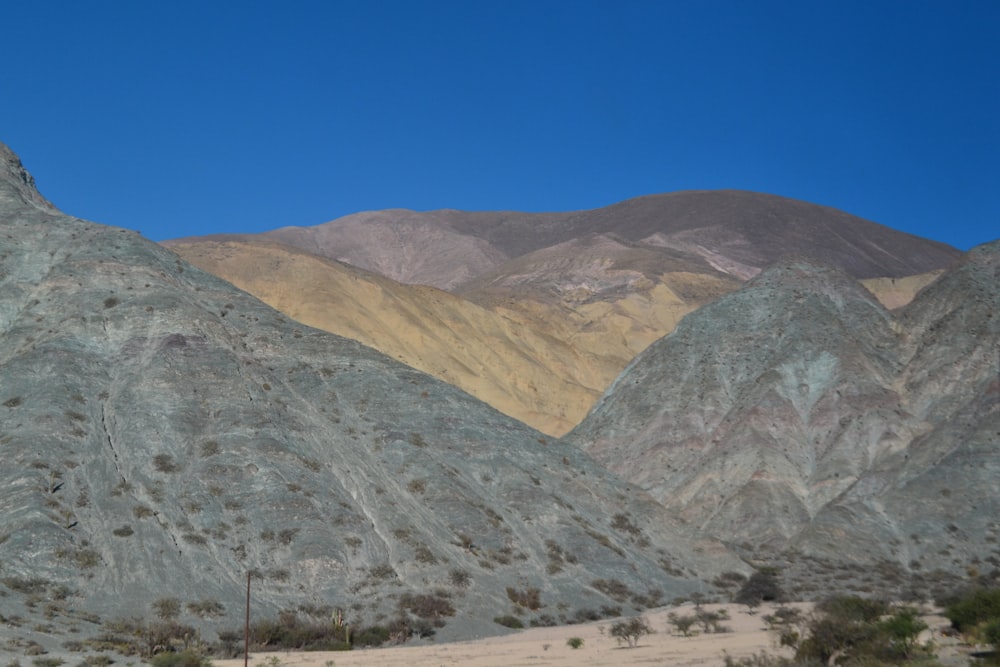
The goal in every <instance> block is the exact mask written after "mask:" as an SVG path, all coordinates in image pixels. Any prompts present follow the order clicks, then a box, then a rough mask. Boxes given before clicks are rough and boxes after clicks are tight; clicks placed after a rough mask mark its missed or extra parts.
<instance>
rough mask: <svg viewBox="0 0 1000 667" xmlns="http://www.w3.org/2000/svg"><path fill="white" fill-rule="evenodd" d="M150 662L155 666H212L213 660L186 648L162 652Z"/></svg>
mask: <svg viewBox="0 0 1000 667" xmlns="http://www.w3.org/2000/svg"><path fill="white" fill-rule="evenodd" d="M149 664H150V665H152V666H153V667H210V666H211V664H212V662H211V661H210V660H209V659H208V658H206V657H205V656H203V655H201V654H200V653H197V652H195V651H192V650H186V651H181V652H180V653H173V652H171V653H160V654H159V655H155V656H153V659H152V660H150V661H149Z"/></svg>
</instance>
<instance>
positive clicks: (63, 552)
mask: <svg viewBox="0 0 1000 667" xmlns="http://www.w3.org/2000/svg"><path fill="white" fill-rule="evenodd" d="M56 557H57V558H61V559H63V560H68V561H70V562H72V563H73V564H74V565H76V566H77V567H78V568H80V569H89V568H92V567H97V566H98V565H100V563H101V554H99V553H98V552H97V551H95V550H94V549H90V548H87V547H81V548H79V549H58V550H56Z"/></svg>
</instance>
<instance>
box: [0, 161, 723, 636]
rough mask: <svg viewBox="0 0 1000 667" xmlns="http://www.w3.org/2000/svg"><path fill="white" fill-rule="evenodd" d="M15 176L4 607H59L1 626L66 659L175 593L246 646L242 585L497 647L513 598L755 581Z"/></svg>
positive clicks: (3, 180) (326, 338)
mask: <svg viewBox="0 0 1000 667" xmlns="http://www.w3.org/2000/svg"><path fill="white" fill-rule="evenodd" d="M5 159H6V160H7V164H5V165H4V167H5V169H0V238H3V245H2V250H0V343H2V344H0V415H2V430H0V450H2V452H3V455H4V458H5V461H6V462H7V465H5V466H4V467H3V469H2V471H0V504H2V506H3V507H4V512H3V513H2V515H0V562H2V563H3V579H2V582H3V584H4V586H5V587H6V589H7V590H6V591H5V593H6V597H5V598H4V599H5V603H4V605H5V611H4V613H5V615H11V614H17V615H18V616H19V617H20V618H21V619H22V620H23V619H24V618H25V617H27V618H28V619H31V618H33V617H37V618H40V614H41V613H42V610H41V608H40V607H39V606H37V605H38V597H37V595H38V594H39V591H41V593H40V594H41V595H42V598H43V599H49V600H51V604H50V605H48V608H47V609H46V611H45V613H46V615H47V620H46V621H45V623H44V624H39V625H37V626H33V625H32V624H31V623H27V624H26V627H25V629H24V630H16V629H15V630H9V629H7V630H5V632H8V631H9V632H15V633H16V632H29V630H28V629H27V628H28V627H34V628H35V629H34V630H31V631H30V632H34V633H35V636H36V637H47V640H46V641H59V639H60V638H59V633H61V632H66V631H67V629H68V628H69V627H71V626H74V627H77V626H79V624H80V622H81V618H83V617H82V616H81V614H84V615H85V618H86V620H87V622H88V623H94V622H99V621H101V620H107V619H109V618H115V617H123V616H131V615H140V616H141V615H149V613H150V604H151V603H152V602H153V601H154V600H157V599H159V598H162V597H166V596H170V597H176V598H179V599H180V600H181V601H182V602H184V603H190V604H191V605H193V606H192V607H190V609H192V610H198V609H200V610H203V611H202V612H198V613H204V610H205V609H208V610H210V613H209V615H213V616H216V615H217V616H218V617H213V618H212V619H211V620H210V621H202V625H207V627H206V628H205V631H206V632H207V633H211V631H212V630H218V629H219V628H220V627H222V628H232V627H236V626H237V625H238V622H239V620H238V619H239V618H240V615H241V613H242V595H243V592H242V591H243V586H244V583H243V582H244V581H245V578H246V575H247V572H248V571H249V572H251V573H253V574H255V575H256V577H257V578H256V579H255V581H256V584H255V609H256V612H255V613H256V614H258V615H259V616H263V615H267V614H273V613H275V612H276V611H277V610H279V609H284V608H295V607H297V606H299V605H311V606H312V607H318V608H322V607H324V606H326V608H332V607H339V608H341V609H344V610H349V612H348V613H349V615H350V621H351V623H352V624H353V625H354V626H355V627H359V626H363V625H365V624H370V623H375V622H379V621H381V620H383V619H386V618H391V617H395V616H396V615H399V614H402V615H403V616H407V615H410V616H411V617H412V615H413V614H417V613H419V612H417V611H415V610H414V609H413V608H410V607H407V600H411V601H412V599H413V596H414V595H424V594H426V595H430V596H433V597H435V598H446V599H447V600H448V603H449V604H450V605H451V606H453V608H454V612H455V615H454V617H451V616H447V614H445V617H435V618H434V619H433V620H434V621H435V622H441V621H443V622H447V626H446V627H445V628H444V629H443V630H441V631H440V634H441V636H442V637H445V638H449V637H451V638H456V637H465V636H470V635H473V634H482V633H484V632H487V633H488V632H497V631H499V630H501V628H500V627H499V626H497V625H496V624H494V623H493V622H492V618H493V617H495V616H497V615H500V614H504V613H509V612H510V611H511V608H512V606H513V605H514V602H512V600H513V599H518V596H517V595H516V593H517V591H530V590H533V589H537V590H538V594H539V595H540V598H541V601H542V604H544V605H545V607H544V612H531V611H528V610H525V609H521V610H520V611H521V612H522V613H527V614H528V615H529V616H530V615H531V614H532V613H547V614H549V615H550V616H551V617H552V619H553V620H556V621H558V620H560V619H561V620H564V621H565V620H570V619H572V618H573V617H574V615H575V614H589V613H591V612H590V611H588V610H594V609H599V608H600V607H601V606H607V605H629V606H632V605H639V606H641V605H642V604H648V603H649V600H651V599H655V598H656V595H653V596H652V597H650V595H649V592H650V591H651V590H652V589H658V590H659V591H660V593H659V594H667V595H673V594H677V593H682V592H684V591H685V590H691V588H692V587H693V586H695V585H696V584H694V583H693V582H692V581H691V580H690V578H691V577H693V576H694V575H695V574H700V575H708V574H711V573H712V572H716V571H718V570H719V569H720V568H733V567H737V568H738V567H739V563H738V562H737V561H735V560H734V559H733V558H732V556H731V555H729V554H728V553H727V552H726V551H725V550H724V549H722V548H720V547H719V546H718V545H714V544H713V543H711V542H705V543H702V544H701V545H695V544H693V543H692V542H689V541H686V540H684V539H682V538H679V537H678V536H677V535H676V534H675V533H674V532H673V531H672V529H671V528H670V527H669V526H667V525H665V524H664V523H663V522H662V521H661V520H660V518H659V516H658V515H659V512H660V508H659V506H658V505H656V504H655V503H654V502H653V501H652V500H651V499H649V498H648V496H645V495H644V494H642V493H640V492H638V490H637V489H635V488H634V487H631V486H629V485H626V484H624V483H622V482H620V481H619V480H617V479H616V478H614V477H613V476H611V475H610V474H609V473H608V472H607V471H605V470H604V469H603V468H602V467H600V466H599V465H597V464H596V463H594V462H593V461H592V460H591V459H590V458H589V457H587V456H586V455H584V454H583V453H582V452H579V451H578V450H575V449H573V448H569V447H562V446H556V445H554V444H553V443H550V442H548V441H546V439H545V438H543V437H540V434H539V433H538V432H537V431H534V430H532V429H530V428H528V427H526V426H524V425H522V424H520V423H518V422H516V421H514V420H512V419H509V418H507V417H505V416H503V415H501V414H499V413H498V412H496V411H494V410H493V409H491V408H489V407H487V406H486V405H484V404H482V403H480V402H478V401H476V400H474V399H473V398H471V397H470V396H468V395H467V394H465V393H463V392H461V391H459V390H457V389H455V388H454V387H451V386H450V385H447V384H445V383H442V382H439V381H437V380H435V379H433V378H431V377H429V376H426V375H424V374H422V373H419V372H417V371H415V370H413V369H411V368H409V367H407V366H404V365H403V364H400V363H397V362H395V361H393V360H391V359H389V358H387V357H385V356H383V355H381V354H379V353H377V352H376V351H374V350H372V349H370V348H367V347H364V346H362V345H360V344H358V343H357V342H354V341H351V340H347V339H344V338H341V337H337V336H333V335H330V334H327V333H322V332H319V331H317V330H314V329H311V328H308V327H305V326H300V325H297V324H295V323H293V322H290V321H289V320H288V319H286V318H285V317H284V316H282V315H280V314H279V313H276V312H275V311H273V310H271V309H270V308H268V307H267V306H265V305H264V304H262V303H260V302H259V301H257V300H256V299H254V298H252V297H250V296H249V295H247V294H246V293H244V292H241V291H239V290H237V289H235V288H233V287H232V286H231V285H229V284H228V283H224V282H222V281H220V280H218V279H216V278H214V277H212V276H210V275H208V274H205V273H203V272H201V271H200V270H198V269H196V268H195V267H193V266H191V265H190V264H187V263H185V262H183V261H182V260H181V259H180V258H179V257H178V256H177V255H175V254H173V253H171V252H169V251H167V250H165V249H164V248H162V247H160V246H158V245H156V244H153V243H150V242H148V241H146V240H144V239H142V238H141V237H140V236H139V235H138V234H135V233H134V232H129V231H126V230H121V229H113V228H109V227H105V226H101V225H97V224H93V223H89V222H85V221H82V220H79V219H75V218H71V217H68V216H64V215H62V214H59V213H58V212H56V211H54V210H52V209H50V208H48V207H46V206H44V205H42V204H39V200H38V199H35V198H33V197H27V198H26V197H24V196H23V194H24V187H23V184H24V183H25V181H24V180H23V179H20V181H17V182H15V181H12V180H11V179H10V178H8V177H6V176H5V174H6V173H7V172H9V171H11V168H10V157H7V158H5ZM29 194H30V193H29ZM26 199H27V201H26ZM600 581H614V582H618V583H620V584H622V585H623V586H624V587H625V589H624V590H627V591H630V592H631V594H632V597H629V594H628V593H626V594H622V592H621V591H622V590H623V589H622V588H619V587H617V586H616V587H615V588H613V589H612V588H609V587H607V586H601V585H598V587H597V588H595V587H594V585H595V584H594V582H600ZM508 589H510V591H514V594H512V593H511V592H510V591H508ZM598 589H602V590H604V591H605V592H601V590H598ZM56 591H58V595H57V593H56ZM608 591H613V593H609V592H608ZM407 594H409V596H408V595H407ZM439 608H440V607H439ZM185 609H188V608H187V607H185ZM188 613H189V612H187V611H186V612H185V614H188ZM190 613H195V612H193V611H192V612H190ZM193 620H194V621H197V620H198V619H196V618H195V619H193ZM39 627H41V628H42V629H39ZM86 627H88V628H90V627H94V626H91V625H87V626H86ZM77 630H79V627H77ZM78 638H79V637H78Z"/></svg>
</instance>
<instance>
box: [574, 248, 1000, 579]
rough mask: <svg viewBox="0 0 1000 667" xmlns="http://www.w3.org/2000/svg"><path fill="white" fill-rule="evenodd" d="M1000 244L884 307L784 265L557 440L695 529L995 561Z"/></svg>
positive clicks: (831, 553) (827, 274)
mask: <svg viewBox="0 0 1000 667" xmlns="http://www.w3.org/2000/svg"><path fill="white" fill-rule="evenodd" d="M998 250H1000V243H998V242H994V243H992V244H988V245H986V246H982V247H980V248H977V249H974V250H973V251H971V252H970V253H969V254H968V256H967V257H966V259H965V261H964V262H963V263H961V264H960V265H958V266H956V267H954V268H952V269H951V270H949V271H947V272H946V273H945V274H944V275H943V276H942V277H941V278H940V279H938V280H937V281H936V282H934V283H933V284H931V285H930V286H928V287H926V288H925V289H924V290H923V291H922V292H920V293H919V294H918V295H917V296H916V298H915V299H914V300H913V301H912V302H911V303H910V304H909V305H908V306H906V307H905V308H903V309H902V310H900V311H896V312H895V313H890V312H888V311H886V310H885V309H884V308H883V307H882V306H881V305H880V304H879V303H878V302H877V301H876V300H875V299H874V297H873V296H872V295H871V294H869V293H868V292H867V291H865V290H863V289H861V288H860V287H859V285H858V284H857V283H856V282H855V281H853V280H850V279H849V278H848V277H847V276H846V275H844V274H843V273H841V272H839V271H837V270H835V269H832V268H829V267H824V266H822V265H817V264H814V263H812V262H806V261H791V262H784V263H781V264H779V265H777V266H775V267H773V268H772V269H769V270H767V271H765V272H763V273H761V274H760V275H759V276H757V277H756V278H755V279H753V280H752V281H750V283H748V284H747V285H746V286H745V287H744V288H743V289H741V290H740V291H738V292H735V293H733V294H730V295H727V296H725V297H723V298H722V299H720V300H718V301H717V302H715V303H713V304H711V305H709V306H706V307H704V308H702V309H701V310H699V311H697V312H695V313H694V314H692V315H689V316H688V317H687V318H686V319H685V320H683V321H682V322H681V324H680V325H679V326H678V327H677V329H676V330H675V331H674V332H673V333H672V334H670V335H669V336H667V337H665V338H664V339H662V340H660V341H658V342H657V343H655V344H653V345H651V346H650V347H649V348H648V349H647V350H646V352H645V353H643V354H642V355H640V356H639V357H638V358H637V359H636V360H635V361H634V362H633V364H632V365H631V366H630V367H629V368H628V369H627V370H626V372H624V373H623V374H622V375H621V376H620V377H619V378H618V379H617V380H616V382H615V383H614V384H613V385H612V387H611V388H610V389H609V390H608V392H607V393H606V394H605V396H604V397H603V398H602V399H601V400H600V401H599V403H598V405H597V407H596V408H595V410H594V411H593V412H592V413H591V415H589V416H588V418H587V419H586V420H585V421H584V422H583V423H582V424H581V425H580V427H578V428H577V429H576V430H575V431H574V432H572V433H571V434H570V435H569V436H568V437H567V438H566V439H565V440H566V442H568V443H570V444H574V445H577V446H580V447H582V448H584V449H585V450H586V451H588V452H589V453H591V454H592V455H593V456H594V457H595V458H597V459H598V460H599V461H602V462H604V463H605V464H606V465H607V466H608V467H609V468H611V469H612V470H614V471H615V472H617V473H619V474H620V475H621V476H622V477H624V478H625V479H628V480H630V481H632V482H634V483H636V484H638V485H639V486H641V487H643V488H645V489H646V490H648V491H649V492H650V493H651V494H652V495H653V496H654V497H655V498H657V499H658V500H660V501H661V502H662V503H663V504H664V506H665V507H666V509H667V514H668V515H670V516H676V517H681V518H682V519H683V520H684V521H685V522H686V523H687V525H688V527H689V531H690V533H691V534H692V535H712V536H715V537H718V538H720V539H723V540H725V541H727V542H729V543H732V544H743V545H746V546H748V547H752V548H754V549H758V550H759V549H766V548H771V549H775V550H782V549H790V548H791V549H795V550H798V551H800V552H802V553H806V554H809V555H811V556H815V557H819V558H825V559H831V560H835V561H836V560H846V561H853V562H860V563H869V564H871V563H875V562H880V561H889V562H894V563H897V564H898V565H901V566H902V567H904V568H910V569H911V570H912V571H916V570H919V569H920V568H927V569H931V568H940V569H942V570H944V571H946V572H952V573H964V572H965V569H966V568H967V567H969V566H970V565H973V564H975V563H976V562H981V559H987V560H990V562H995V561H996V562H998V563H1000V561H997V559H998V557H1000V548H998V547H997V537H998V535H1000V522H998V521H997V519H996V517H997V516H1000V493H998V487H997V480H998V479H1000V449H998V448H997V446H998V443H1000V391H998V384H997V383H998V377H1000V359H998V354H1000V352H998V351H1000V323H998V321H997V317H996V315H995V313H996V312H997V310H998V307H1000V273H998V272H1000V261H998ZM977 559H979V560H977Z"/></svg>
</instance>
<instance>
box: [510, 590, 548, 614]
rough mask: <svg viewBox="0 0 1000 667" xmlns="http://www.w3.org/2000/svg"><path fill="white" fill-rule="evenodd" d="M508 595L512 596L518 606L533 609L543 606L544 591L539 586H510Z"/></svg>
mask: <svg viewBox="0 0 1000 667" xmlns="http://www.w3.org/2000/svg"><path fill="white" fill-rule="evenodd" d="M507 597H508V598H510V601H511V602H513V603H514V604H516V605H517V606H519V607H524V608H525V609H531V610H532V611H534V610H536V609H539V608H540V607H541V606H542V593H541V591H540V590H538V589H537V588H526V589H524V590H518V589H516V588H512V587H511V586H508V587H507Z"/></svg>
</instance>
